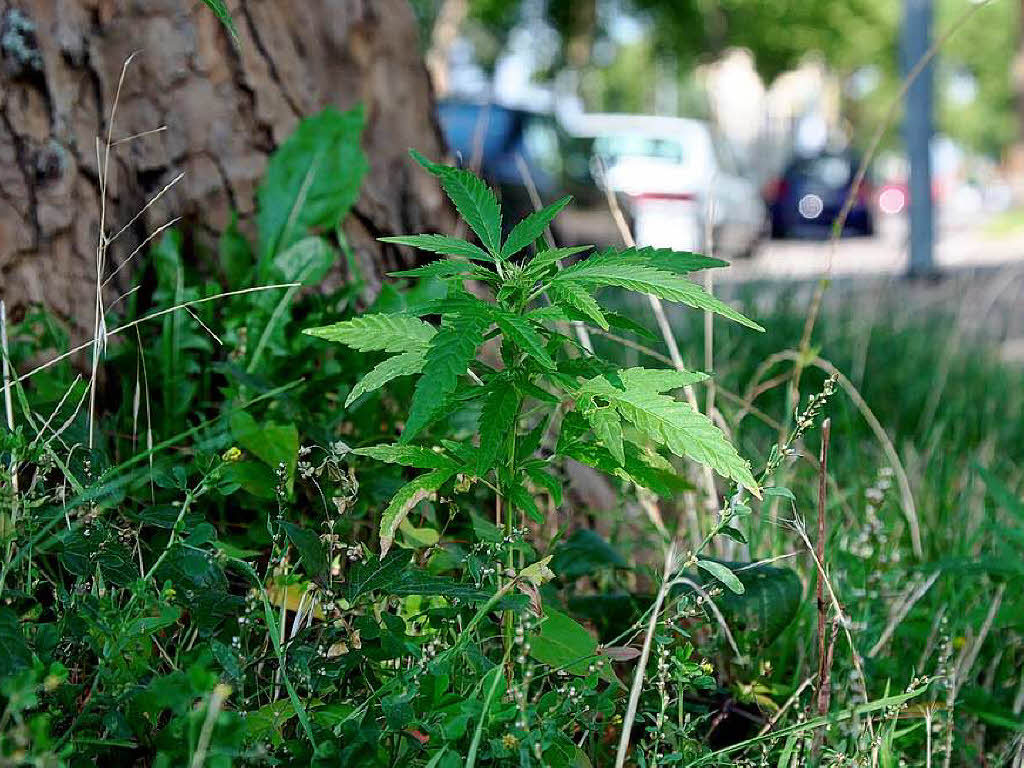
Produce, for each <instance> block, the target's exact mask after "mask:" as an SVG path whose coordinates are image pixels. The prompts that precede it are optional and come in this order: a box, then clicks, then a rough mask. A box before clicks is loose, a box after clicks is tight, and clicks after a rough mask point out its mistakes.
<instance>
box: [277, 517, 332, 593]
mask: <svg viewBox="0 0 1024 768" xmlns="http://www.w3.org/2000/svg"><path fill="white" fill-rule="evenodd" d="M281 525H282V527H283V528H284V532H285V534H286V535H287V536H288V540H289V541H291V543H292V545H293V546H294V547H295V549H297V550H298V552H299V557H300V558H302V564H303V565H304V566H305V568H306V573H307V574H308V576H309V578H311V579H313V580H314V581H318V582H320V583H324V582H325V581H326V579H327V556H326V555H325V554H324V548H323V545H322V544H321V543H320V537H319V536H318V535H317V534H316V532H314V531H311V530H309V529H308V528H302V527H300V526H298V525H296V524H295V523H289V522H284V523H282V524H281Z"/></svg>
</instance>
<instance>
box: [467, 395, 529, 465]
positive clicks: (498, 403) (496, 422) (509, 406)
mask: <svg viewBox="0 0 1024 768" xmlns="http://www.w3.org/2000/svg"><path fill="white" fill-rule="evenodd" d="M518 413H519V392H518V391H516V388H515V385H514V384H513V383H512V382H511V381H510V380H509V379H508V378H506V377H502V378H500V379H498V380H497V382H496V383H495V384H494V387H493V389H492V390H491V391H490V392H489V393H488V394H487V397H486V399H485V400H484V407H483V409H481V411H480V424H479V428H478V431H479V433H480V448H479V450H478V451H477V456H476V458H477V461H476V474H477V475H478V476H479V477H483V476H484V475H485V474H487V471H488V470H489V469H490V468H491V467H493V466H494V462H495V460H496V459H497V458H498V454H499V453H500V452H501V448H502V446H504V445H507V444H508V439H509V436H510V435H512V434H513V433H514V431H515V427H516V415H517V414H518Z"/></svg>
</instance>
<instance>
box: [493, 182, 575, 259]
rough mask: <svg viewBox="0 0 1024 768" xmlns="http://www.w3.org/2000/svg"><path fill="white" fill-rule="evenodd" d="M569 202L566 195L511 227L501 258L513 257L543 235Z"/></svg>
mask: <svg viewBox="0 0 1024 768" xmlns="http://www.w3.org/2000/svg"><path fill="white" fill-rule="evenodd" d="M571 200H572V195H566V196H565V197H563V198H562V199H561V200H557V201H556V202H554V203H552V204H551V205H549V206H547V207H546V208H542V209H541V210H539V211H535V212H534V213H531V214H530V215H529V216H527V217H526V218H524V219H523V220H522V221H520V222H519V223H518V224H516V225H515V226H514V227H512V231H511V232H509V234H508V238H507V239H506V240H505V244H504V245H503V246H502V247H501V258H503V259H508V258H509V257H511V256H514V255H515V254H517V253H519V251H521V250H523V248H525V247H526V246H528V245H529V244H530V243H532V242H533V241H534V240H536V239H537V238H538V237H540V236H541V235H542V234H544V229H545V227H547V225H548V224H549V223H550V222H551V220H552V219H553V218H555V216H557V215H558V213H559V211H561V210H562V209H563V208H565V206H567V205H568V204H569V202H570V201H571Z"/></svg>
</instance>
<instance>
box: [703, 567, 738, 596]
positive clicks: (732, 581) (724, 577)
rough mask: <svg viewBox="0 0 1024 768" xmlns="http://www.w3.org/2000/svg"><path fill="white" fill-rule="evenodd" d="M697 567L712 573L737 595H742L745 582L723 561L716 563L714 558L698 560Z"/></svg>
mask: <svg viewBox="0 0 1024 768" xmlns="http://www.w3.org/2000/svg"><path fill="white" fill-rule="evenodd" d="M697 567H698V568H700V569H702V570H705V571H707V572H708V573H710V574H711V575H712V576H714V577H715V578H716V579H718V580H719V581H720V582H722V583H723V584H724V585H725V586H727V587H728V588H729V589H730V590H732V591H733V592H734V593H736V594H737V595H742V594H743V592H744V591H745V587H744V586H743V582H742V581H740V580H739V579H738V578H736V574H735V573H733V572H732V571H730V570H729V569H728V568H727V567H726V566H724V565H722V564H721V563H716V562H715V561H714V560H698V561H697Z"/></svg>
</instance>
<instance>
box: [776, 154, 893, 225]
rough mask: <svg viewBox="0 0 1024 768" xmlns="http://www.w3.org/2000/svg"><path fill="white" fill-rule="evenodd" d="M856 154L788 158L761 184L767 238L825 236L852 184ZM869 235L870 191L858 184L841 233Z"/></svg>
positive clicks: (866, 186) (867, 186)
mask: <svg viewBox="0 0 1024 768" xmlns="http://www.w3.org/2000/svg"><path fill="white" fill-rule="evenodd" d="M859 165H860V158H858V157H857V155H856V154H855V153H853V152H850V151H841V152H823V153H821V154H817V155H813V156H810V157H797V158H794V159H793V160H792V161H791V162H790V163H789V165H788V166H787V167H786V170H785V171H784V173H783V174H782V176H781V177H780V178H778V179H776V180H775V181H773V182H771V183H770V184H768V185H767V186H766V187H765V192H764V195H765V202H766V203H767V204H768V212H769V216H770V217H771V233H772V237H773V238H784V237H808V238H827V237H828V236H829V235H830V233H831V232H832V226H833V224H834V223H835V220H836V219H837V218H838V217H839V212H840V211H841V210H842V208H843V204H844V203H845V202H846V198H847V196H848V195H849V194H850V190H851V188H852V186H853V179H854V176H855V175H856V173H857V168H858V166H859ZM874 233H875V222H874V214H873V211H872V208H871V192H870V189H869V185H868V183H867V180H865V182H864V183H862V184H861V186H860V189H859V190H858V192H857V195H856V198H855V200H854V203H853V207H852V208H851V209H850V213H849V215H848V216H847V218H846V223H845V225H844V226H843V234H844V235H862V236H870V235H873V234H874Z"/></svg>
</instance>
